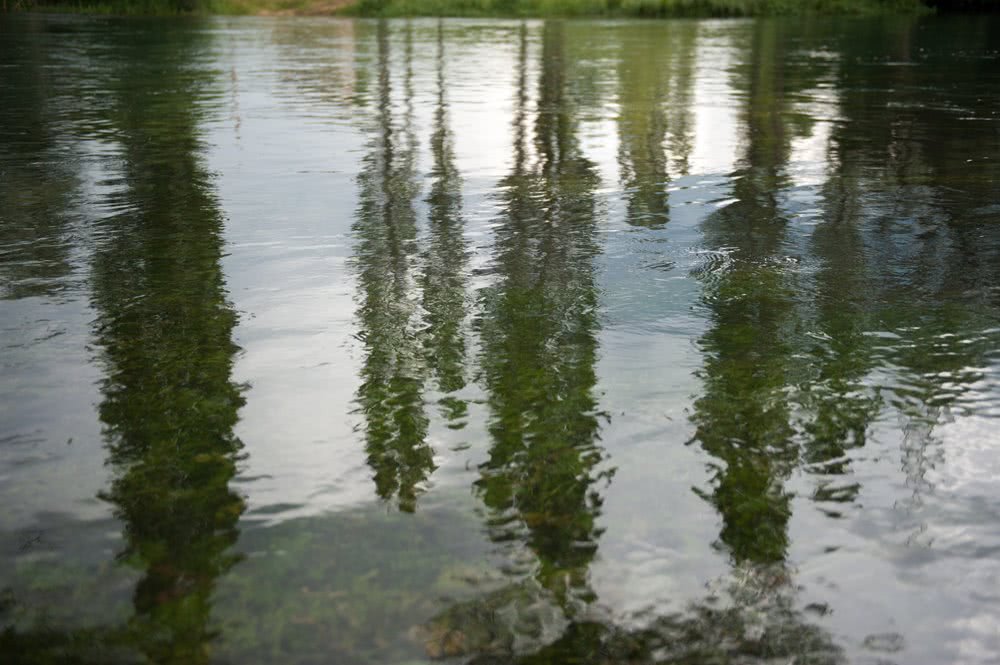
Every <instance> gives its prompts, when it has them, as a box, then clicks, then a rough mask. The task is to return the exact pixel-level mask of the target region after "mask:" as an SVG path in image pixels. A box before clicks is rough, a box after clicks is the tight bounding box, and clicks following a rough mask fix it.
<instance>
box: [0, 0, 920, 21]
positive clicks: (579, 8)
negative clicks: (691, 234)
mask: <svg viewBox="0 0 1000 665" xmlns="http://www.w3.org/2000/svg"><path fill="white" fill-rule="evenodd" d="M8 1H9V0H8ZM8 6H11V5H8ZM12 8H14V9H21V10H30V11H45V12H73V13H90V14H109V15H156V16H162V15H173V14H221V15H261V16H281V15H287V16H323V15H330V16H332V15H348V16H369V17H378V16H384V17H403V16H465V17H560V16H562V17H585V16H589V17H725V16H790V15H809V14H827V15H829V14H853V15H872V14H904V13H905V14H912V13H919V12H928V11H932V10H930V9H929V8H928V7H927V6H926V5H925V4H924V2H923V1H922V0H94V1H91V0H78V1H76V2H57V3H45V2H31V1H30V0H28V1H26V2H25V1H22V2H19V3H18V2H15V3H14V4H13V5H12Z"/></svg>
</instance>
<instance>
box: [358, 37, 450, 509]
mask: <svg viewBox="0 0 1000 665" xmlns="http://www.w3.org/2000/svg"><path fill="white" fill-rule="evenodd" d="M376 39H377V43H378V60H377V67H378V83H377V96H376V100H377V105H378V106H377V108H376V111H375V134H374V136H373V137H372V139H371V142H370V149H369V150H370V151H369V153H368V155H367V156H366V157H365V159H364V163H363V166H362V171H361V173H360V174H359V176H358V182H359V186H360V199H361V202H360V205H359V207H358V212H357V218H356V221H355V223H354V227H353V229H354V234H355V237H356V238H357V247H356V250H355V256H354V261H355V263H356V265H357V268H358V280H359V285H360V298H361V303H360V308H359V310H358V321H359V325H360V331H359V333H358V337H359V338H360V339H361V341H362V343H363V344H364V355H365V359H364V365H363V366H362V369H361V387H360V388H359V389H358V393H357V401H358V404H359V407H360V411H361V413H362V415H363V417H364V427H365V447H366V450H367V452H368V464H369V465H370V466H371V468H372V470H373V471H374V473H375V489H376V492H377V493H378V495H379V496H380V497H382V498H383V499H390V498H392V497H396V500H397V502H398V505H399V508H400V510H404V511H413V510H414V509H415V508H416V502H417V493H418V491H419V486H420V484H421V483H422V482H423V481H424V480H426V478H427V476H428V475H429V474H430V473H431V472H432V471H433V470H434V457H433V455H434V452H433V450H432V449H431V447H430V445H429V444H428V442H427V425H428V419H427V415H426V414H425V412H424V397H423V391H424V380H425V374H426V364H425V362H424V358H423V352H422V343H421V335H420V321H419V320H418V315H417V312H416V307H415V302H414V299H413V297H412V291H413V282H414V279H415V278H416V276H415V274H416V273H417V270H418V268H419V266H418V259H419V254H418V246H417V226H416V211H415V209H414V200H415V199H416V197H417V194H418V186H417V181H416V170H415V160H416V147H417V146H416V138H415V135H414V133H413V87H412V76H413V72H412V57H413V46H412V34H411V28H410V26H409V24H407V26H406V28H405V32H404V46H403V48H404V50H403V59H404V64H403V66H404V72H403V73H404V78H403V95H404V102H403V104H404V108H403V112H402V127H401V128H399V129H397V128H396V126H395V125H394V123H393V112H394V109H393V100H392V76H391V74H392V72H391V66H390V65H391V63H390V43H389V42H390V35H389V26H388V24H387V23H386V22H384V21H383V22H380V23H379V24H378V28H377V31H376ZM445 150H446V148H445V147H443V146H439V147H438V153H439V154H440V157H436V159H437V160H438V161H439V162H440V159H443V158H444V154H445V153H444V151H445ZM438 168H442V167H441V166H440V165H439V166H438ZM442 183H444V184H442ZM452 186H453V185H452V183H451V182H449V181H447V176H441V177H439V178H438V182H437V183H436V187H437V190H436V191H437V192H438V194H437V195H438V197H446V195H445V194H442V193H441V192H442V189H443V190H444V191H446V192H447V191H450V190H451V187H452ZM432 196H433V194H432ZM453 205H454V202H453V201H452V200H450V199H449V200H448V201H440V200H439V201H438V202H437V203H436V204H435V207H434V209H435V211H436V212H435V214H437V215H441V214H449V215H450V214H452V212H451V211H452V207H453ZM442 206H444V207H445V208H446V209H447V210H448V211H449V212H447V213H442V212H441V211H442ZM448 224H449V221H444V222H442V221H441V220H438V223H437V224H436V228H437V229H439V232H438V239H439V242H438V243H437V246H438V247H439V248H440V247H441V242H440V238H441V233H440V228H441V226H442V225H444V226H447V225H448ZM445 244H447V241H445ZM428 279H430V278H428ZM443 302H445V306H446V307H447V306H449V305H450V304H451V303H450V300H448V298H444V299H443Z"/></svg>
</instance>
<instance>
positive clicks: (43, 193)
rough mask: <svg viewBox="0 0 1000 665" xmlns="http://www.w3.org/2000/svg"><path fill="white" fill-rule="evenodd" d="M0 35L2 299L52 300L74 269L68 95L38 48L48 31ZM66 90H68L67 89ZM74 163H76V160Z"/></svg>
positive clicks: (74, 179) (75, 181)
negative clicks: (63, 129)
mask: <svg viewBox="0 0 1000 665" xmlns="http://www.w3.org/2000/svg"><path fill="white" fill-rule="evenodd" d="M22 27H26V28H27V29H26V30H25V32H24V34H21V35H18V34H13V33H12V32H8V31H7V30H9V28H7V29H6V30H3V31H2V32H0V62H3V63H5V65H7V66H6V69H5V72H4V84H3V85H0V298H25V297H32V296H43V295H44V296H50V295H53V294H54V293H56V292H58V291H59V290H60V289H62V288H63V287H64V286H65V281H66V277H67V276H68V275H69V273H70V270H71V265H70V252H71V248H72V243H71V240H70V237H69V236H70V228H69V227H70V224H71V222H72V213H73V203H74V195H76V194H77V193H78V191H77V190H78V188H79V185H80V183H79V176H78V173H77V172H76V168H75V164H74V157H75V156H74V154H73V152H74V151H73V150H72V148H71V147H70V145H68V143H69V142H67V141H65V140H60V139H62V138H63V137H61V136H60V131H59V127H58V126H57V125H58V122H59V120H60V118H61V113H62V112H64V107H65V105H67V102H68V98H69V97H71V96H72V90H66V87H70V86H71V85H72V84H71V82H69V81H63V80H60V81H58V83H57V81H56V80H54V79H56V78H61V77H57V75H54V74H53V70H54V67H55V65H54V63H53V60H54V58H53V57H52V55H51V54H50V53H47V52H46V51H45V50H44V49H43V48H41V45H40V41H41V38H43V37H44V35H45V31H46V25H45V24H44V23H36V22H35V21H34V20H31V21H25V22H24V23H23V25H22ZM64 86H65V87H64ZM76 159H79V157H76Z"/></svg>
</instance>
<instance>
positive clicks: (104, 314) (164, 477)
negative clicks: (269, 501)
mask: <svg viewBox="0 0 1000 665" xmlns="http://www.w3.org/2000/svg"><path fill="white" fill-rule="evenodd" d="M199 39H200V33H198V32H195V31H187V30H185V31H152V30H142V31H137V32H135V33H122V34H121V35H120V40H121V41H119V42H116V43H115V44H114V61H115V62H116V63H119V65H118V66H119V69H118V71H117V72H116V76H115V77H114V80H115V81H116V87H115V90H114V97H113V100H114V101H113V104H112V106H111V113H110V115H109V120H110V122H111V124H112V126H113V128H114V129H113V134H114V137H115V140H116V141H117V142H118V143H119V144H120V145H121V148H122V152H121V164H122V175H121V180H120V183H121V185H120V187H119V188H117V190H116V191H115V192H114V193H112V194H110V195H109V196H108V199H107V201H106V205H107V206H108V207H109V208H111V209H112V210H113V211H114V214H113V215H112V216H110V217H108V218H106V219H105V220H103V221H102V222H101V225H100V237H101V241H100V244H99V246H98V249H97V251H96V253H95V256H94V263H93V305H94V307H95V308H96V310H97V312H98V318H97V322H96V338H97V341H98V343H99V345H100V347H101V349H102V356H103V359H104V362H105V364H106V368H107V378H106V379H105V380H104V382H103V384H102V387H101V390H102V393H103V395H104V399H103V402H102V403H101V405H100V417H101V420H102V421H103V423H104V425H105V436H106V437H107V446H108V451H109V462H110V464H111V465H112V466H113V467H114V469H115V475H116V477H115V479H114V481H113V483H112V484H111V487H110V489H109V490H108V491H107V493H106V494H105V495H104V498H105V499H106V500H107V501H109V502H111V503H112V504H113V505H114V506H115V511H116V514H117V515H118V517H119V518H120V519H121V520H122V522H123V525H124V530H125V542H126V548H125V551H124V552H122V554H121V557H122V558H123V559H124V560H125V561H127V562H129V563H130V564H131V565H134V566H136V567H138V568H141V569H142V570H143V576H142V578H141V579H140V580H139V582H138V584H137V586H136V589H135V594H134V604H135V615H134V616H133V618H132V619H131V620H130V621H129V623H128V626H127V628H126V634H127V640H128V642H129V643H132V644H134V645H135V646H137V647H138V648H139V649H140V650H141V651H142V652H143V653H144V654H146V657H147V658H149V659H150V660H151V661H153V662H158V663H202V662H207V661H208V655H209V651H208V648H209V642H210V641H211V639H212V637H213V632H212V629H211V626H210V613H211V596H212V590H213V587H214V585H215V581H216V579H217V578H218V577H219V576H220V575H222V574H223V573H224V572H225V571H226V570H227V569H229V568H230V567H231V566H232V565H233V563H234V562H235V561H236V556H235V555H234V554H232V553H231V552H230V547H231V546H232V545H233V543H234V542H235V541H236V539H237V534H238V532H237V529H236V524H237V520H238V519H239V516H240V514H241V513H242V511H243V500H242V498H241V497H240V496H239V495H238V494H236V493H235V492H234V491H233V490H232V489H230V487H229V481H230V480H231V479H232V477H233V475H234V474H235V472H236V461H237V456H238V452H239V450H240V447H241V444H240V442H239V440H238V439H237V438H236V437H235V436H234V434H233V426H234V425H235V423H236V420H237V412H238V409H239V408H240V406H241V405H242V403H243V399H242V397H241V391H240V387H239V386H238V385H236V384H235V383H233V382H232V380H231V378H230V376H231V371H232V365H233V356H234V354H235V352H236V350H237V347H236V346H235V345H234V344H233V341H232V330H233V327H234V325H235V322H236V315H235V313H234V311H233V309H232V307H231V306H230V304H229V302H228V301H227V298H226V290H225V283H224V277H223V274H222V269H221V267H220V260H221V257H222V252H223V237H222V230H223V220H222V215H221V213H220V211H219V208H218V204H217V202H216V200H215V198H214V195H213V193H212V190H211V187H210V184H209V183H210V176H209V173H208V172H207V171H206V169H205V167H204V165H203V164H202V163H201V160H200V158H199V153H200V152H201V151H202V144H201V141H200V139H199V137H198V131H197V123H198V121H199V113H200V111H199V109H200V106H201V105H200V102H201V100H202V97H201V95H202V94H203V92H201V90H203V88H204V77H205V75H204V73H202V72H200V71H198V70H197V69H196V67H195V66H194V65H192V64H191V61H192V60H194V55H193V53H194V52H195V51H196V50H197V48H198V47H199ZM150 51H152V53H153V54H155V56H159V57H153V56H151V54H150ZM151 58H152V59H151ZM150 62H156V66H155V71H156V76H152V75H151V74H152V69H151V65H150V64H149V63H150Z"/></svg>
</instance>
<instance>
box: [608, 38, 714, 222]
mask: <svg viewBox="0 0 1000 665" xmlns="http://www.w3.org/2000/svg"><path fill="white" fill-rule="evenodd" d="M696 30H697V26H696V25H695V24H694V23H678V24H676V25H670V26H667V27H664V26H660V25H656V26H648V27H647V26H643V28H642V30H641V33H640V34H641V38H640V39H639V40H638V44H637V46H636V47H634V48H633V47H632V44H631V42H626V43H627V44H628V46H629V48H628V49H627V50H626V51H625V52H624V53H623V54H622V56H621V61H620V64H619V71H618V83H619V88H620V92H619V96H618V99H619V104H620V107H621V111H620V115H619V118H618V135H619V148H618V163H619V165H620V169H621V179H622V187H623V188H624V189H625V191H626V192H627V202H626V215H627V217H626V220H627V221H628V222H629V223H630V224H635V225H638V226H650V227H656V226H661V225H663V224H666V223H667V222H668V221H669V215H670V205H669V202H668V194H667V186H668V184H669V181H670V179H671V177H672V176H678V175H684V174H686V172H687V163H688V159H689V155H690V152H691V140H690V130H691V127H690V116H691V84H692V72H693V69H694V46H695V43H696V35H697V32H696ZM646 33H652V34H646ZM661 33H665V34H661ZM671 157H673V164H670V158H671Z"/></svg>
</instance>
